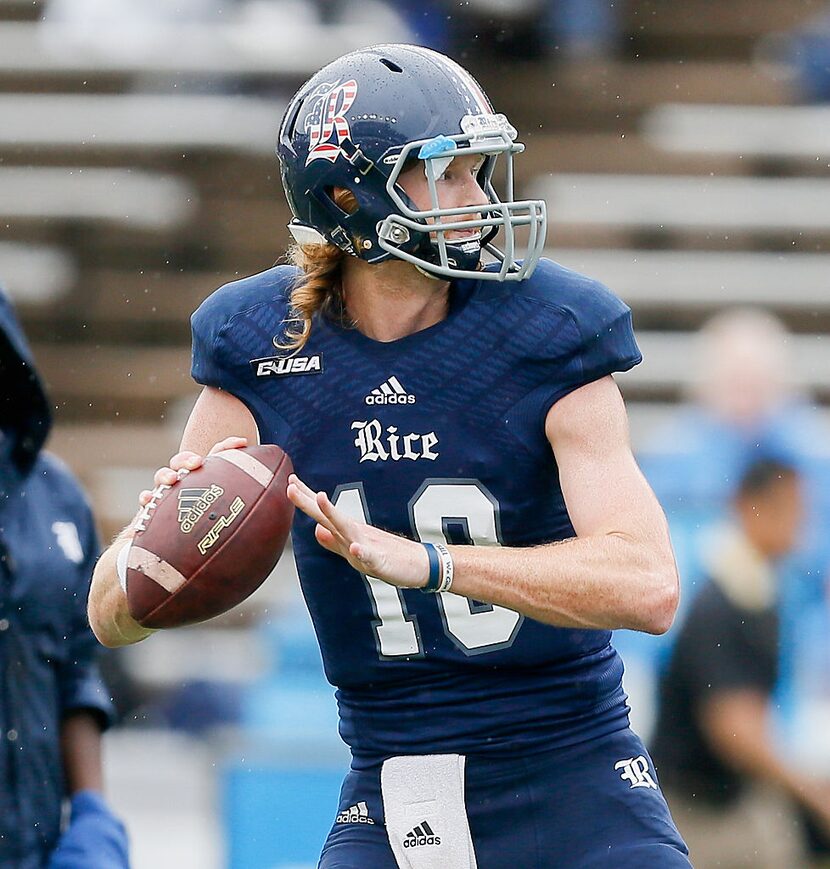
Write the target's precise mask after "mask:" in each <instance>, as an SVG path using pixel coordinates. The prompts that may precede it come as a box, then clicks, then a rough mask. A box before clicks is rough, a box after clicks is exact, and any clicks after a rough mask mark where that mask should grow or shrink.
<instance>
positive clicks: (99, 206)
mask: <svg viewBox="0 0 830 869" xmlns="http://www.w3.org/2000/svg"><path fill="white" fill-rule="evenodd" d="M195 204H196V191H195V190H194V189H193V188H192V186H191V185H189V184H188V183H187V182H186V181H184V180H182V179H181V178H178V177H176V176H172V175H159V174H156V173H149V172H144V171H141V170H139V169H136V170H130V169H102V168H95V167H93V168H90V167H83V166H76V167H72V168H69V167H48V166H47V167H44V166H39V167H22V166H20V167H17V166H16V167H8V166H4V167H0V217H2V218H3V221H4V223H8V224H12V225H14V224H15V223H18V222H19V223H25V222H26V221H29V222H44V221H64V222H74V221H78V222H80V221H104V222H110V223H121V224H126V225H128V226H130V227H135V228H136V229H139V230H151V231H163V230H169V229H171V228H174V227H176V226H178V225H180V224H182V223H183V222H184V221H185V220H187V219H188V217H189V215H190V212H191V211H192V210H193V207H194V206H195Z"/></svg>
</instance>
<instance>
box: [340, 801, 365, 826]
mask: <svg viewBox="0 0 830 869" xmlns="http://www.w3.org/2000/svg"><path fill="white" fill-rule="evenodd" d="M334 823H335V824H374V823H375V822H374V821H373V820H372V819H371V818H370V817H369V810H368V809H367V808H366V803H364V802H360V803H358V804H357V805H356V806H351V807H350V808H348V809H346V811H345V812H340V814H339V815H338V816H337V817H336V818H335V819H334Z"/></svg>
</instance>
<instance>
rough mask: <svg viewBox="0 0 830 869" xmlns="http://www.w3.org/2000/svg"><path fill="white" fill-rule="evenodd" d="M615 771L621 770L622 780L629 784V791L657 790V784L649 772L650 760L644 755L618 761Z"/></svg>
mask: <svg viewBox="0 0 830 869" xmlns="http://www.w3.org/2000/svg"><path fill="white" fill-rule="evenodd" d="M614 769H617V770H621V772H620V778H621V779H622V780H623V781H627V782H628V783H629V789H631V788H653V789H654V790H657V782H656V781H654V779H653V778H652V777H651V773H650V772H649V771H648V760H646V758H645V757H644V756H643V755H642V754H641V755H640V756H639V757H629V758H628V759H627V760H618V761H617V762H616V763H615V764H614Z"/></svg>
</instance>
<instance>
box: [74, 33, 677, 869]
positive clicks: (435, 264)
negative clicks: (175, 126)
mask: <svg viewBox="0 0 830 869" xmlns="http://www.w3.org/2000/svg"><path fill="white" fill-rule="evenodd" d="M277 150H278V155H279V158H280V163H281V168H282V179H283V183H284V186H285V191H286V196H287V198H288V201H289V204H290V206H291V210H292V212H293V214H294V220H293V221H292V223H291V225H290V227H289V229H290V230H291V233H292V235H293V236H294V239H295V241H296V247H295V249H294V258H295V261H296V265H295V266H288V265H281V266H276V267H274V268H272V269H269V270H268V271H265V272H263V273H261V274H258V275H255V276H253V277H250V278H246V279H244V280H240V281H236V282H234V283H232V284H229V285H227V286H225V287H222V288H221V289H220V290H218V291H217V292H216V293H215V294H214V295H212V296H211V297H210V298H209V299H207V301H205V302H204V303H203V305H202V306H201V307H200V308H199V310H198V311H197V312H196V313H195V314H194V316H193V376H194V378H195V379H196V380H197V381H198V382H199V383H201V384H203V385H204V390H203V392H202V394H201V396H200V398H199V399H198V401H197V403H196V405H195V407H194V410H193V412H192V415H191V417H190V420H189V421H188V423H187V426H186V429H185V432H184V436H183V438H182V444H181V452H179V453H178V454H177V455H176V456H175V457H174V458H173V459H172V460H171V462H170V465H169V467H165V468H162V469H160V470H159V471H158V472H157V473H156V477H155V483H156V484H157V485H158V484H161V483H165V484H172V483H173V482H175V480H176V479H177V472H178V471H179V470H180V469H183V468H185V469H188V468H194V467H197V466H198V465H199V464H200V463H201V461H202V456H203V455H205V453H207V452H209V451H211V450H213V451H215V450H218V449H224V448H230V447H236V446H240V445H244V444H245V443H251V442H257V441H261V442H263V443H270V442H273V443H278V444H280V445H281V446H282V447H283V448H284V449H285V450H286V451H287V452H288V453H289V455H290V456H291V458H292V459H293V462H294V467H295V469H296V472H297V476H296V477H292V479H291V482H290V485H289V488H288V494H289V497H290V498H291V500H292V501H293V502H294V504H295V505H296V506H297V507H298V508H299V510H298V512H297V515H296V519H295V523H294V551H295V554H296V558H297V563H298V569H299V574H300V579H301V582H302V587H303V592H304V595H305V598H306V601H307V603H308V607H309V610H310V612H311V615H312V619H313V621H314V625H315V629H316V632H317V636H318V639H319V643H320V648H321V651H322V655H323V659H324V663H325V669H326V674H327V676H328V678H329V680H330V681H331V683H332V684H333V685H335V686H336V687H337V701H338V705H339V712H340V722H341V723H340V730H341V734H342V736H343V738H344V739H345V741H346V742H347V743H348V744H349V746H350V747H351V750H352V756H353V761H352V766H351V771H350V772H349V774H348V776H347V778H346V781H345V783H344V785H343V789H342V794H341V799H340V805H339V807H338V811H337V814H336V818H335V819H334V824H333V826H332V829H331V833H330V835H329V837H328V840H327V841H326V844H325V846H324V849H323V854H322V857H321V862H320V866H321V867H324V869H335V867H337V869H394V867H396V866H399V867H404V866H406V867H437V866H440V867H448V869H469V867H476V866H477V867H480V869H502V867H504V866H508V865H509V866H511V867H515V869H543V867H544V869H547V867H550V866H551V865H557V866H563V867H568V869H587V867H608V866H613V867H615V869H629V867H630V869H634V867H637V869H640V867H642V866H659V867H681V866H682V867H688V866H689V865H690V864H689V862H688V858H687V856H686V854H687V852H686V848H685V845H684V844H683V842H682V840H681V838H680V836H679V835H678V833H677V830H676V829H675V826H674V824H673V822H672V820H671V818H670V816H669V812H668V809H667V807H666V803H665V801H664V799H663V796H662V794H661V793H660V790H659V787H658V784H657V780H656V776H655V773H654V769H653V767H652V765H651V761H650V759H649V756H648V754H647V753H646V750H645V748H644V747H643V744H642V742H641V741H640V739H639V738H638V737H637V736H636V735H635V734H634V733H632V731H631V730H630V729H629V725H628V707H627V705H626V697H625V694H624V693H623V690H622V685H621V679H622V672H623V667H622V663H621V661H620V658H619V656H618V654H617V652H616V651H615V649H614V647H613V646H612V645H611V642H610V640H611V633H610V631H611V630H612V629H613V628H629V629H634V630H640V631H646V632H650V633H655V634H659V633H662V632H664V631H666V630H667V629H668V627H669V625H670V624H671V621H672V618H673V614H674V611H675V607H676V604H677V596H678V580H677V571H676V567H675V563H674V557H673V554H672V550H671V545H670V542H669V537H668V533H667V528H666V522H665V519H664V516H663V513H662V511H661V509H660V507H659V506H658V504H657V502H656V499H655V498H654V496H653V495H652V493H651V491H650V489H649V488H648V486H647V484H646V483H645V481H644V479H643V477H642V476H641V474H640V472H639V470H638V468H637V466H636V464H635V462H634V459H633V457H632V454H631V451H630V447H629V440H628V430H627V423H626V414H625V409H624V406H623V402H622V400H621V397H620V393H619V391H618V389H617V387H616V385H615V383H614V380H613V378H612V374H613V372H615V371H625V370H627V369H629V368H631V367H632V366H634V365H635V364H637V363H638V362H639V361H640V358H641V357H640V352H639V350H638V348H637V344H636V342H635V340H634V337H633V333H632V327H631V318H630V312H629V310H628V308H627V307H626V306H625V305H624V304H623V303H622V302H621V301H620V300H619V299H617V298H616V297H615V296H614V295H612V294H611V293H610V292H609V291H608V290H607V289H605V288H604V287H603V286H601V285H600V284H598V283H597V282H596V281H593V280H591V279H590V278H587V277H583V276H582V275H579V274H575V273H573V272H570V271H568V270H566V269H564V268H562V267H561V266H558V265H556V264H554V263H552V262H550V261H547V260H544V259H540V254H541V251H542V248H543V245H544V240H545V206H544V203H543V202H541V201H539V200H523V201H522V200H516V199H515V198H514V193H513V171H512V160H513V157H514V156H515V155H516V154H518V153H520V152H521V151H522V150H523V146H522V145H521V144H519V143H518V142H517V141H516V131H515V130H514V129H513V127H512V126H511V125H510V123H509V122H508V121H507V119H506V118H505V117H504V116H503V115H500V114H496V113H495V112H494V111H493V109H492V107H491V105H490V103H489V101H488V99H487V97H486V96H485V95H484V93H483V92H482V90H481V88H480V87H479V85H478V84H477V83H476V82H475V81H474V80H473V78H472V77H471V76H470V74H469V73H468V72H467V71H466V70H464V69H463V68H462V67H460V66H459V65H458V64H456V63H455V62H453V61H452V60H450V59H449V58H447V57H444V56H443V55H440V54H437V53H435V52H433V51H429V50H427V49H424V48H419V47H417V46H411V45H383V46H377V47H373V48H368V49H363V50H360V51H357V52H354V53H352V54H349V55H347V56H345V57H342V58H340V59H339V60H336V61H334V62H333V63H331V64H329V65H328V66H326V67H325V68H324V69H323V70H321V71H320V72H319V73H317V74H316V75H315V76H313V77H312V78H311V79H310V81H308V82H307V83H306V84H305V85H303V87H302V88H301V89H300V90H299V92H298V93H297V94H296V96H295V97H294V98H293V100H292V101H291V103H290V105H289V107H288V109H287V111H286V114H285V117H284V119H283V122H282V126H281V129H280V132H279V143H278V149H277ZM502 164H506V166H505V171H504V172H503V173H502V174H498V175H497V167H498V166H500V165H502ZM497 177H503V179H504V189H502V190H499V188H498V184H497V181H496V179H497ZM519 238H522V239H523V240H524V244H523V245H522V247H523V248H526V249H524V250H523V251H520V245H519V242H518V240H519ZM497 241H498V242H499V246H497V244H496V242H497ZM485 255H486V259H487V260H488V262H487V263H486V264H484V263H483V262H482V260H483V259H484V258H485ZM148 497H149V492H144V493H142V495H141V497H140V500H141V502H142V503H144V502H146V500H147V498H148ZM131 533H132V532H131V530H130V529H127V530H125V532H124V533H123V534H122V535H121V540H123V539H127V538H129V536H130V534H131ZM121 540H119V541H117V542H116V543H115V544H114V545H113V547H112V548H111V549H110V550H109V551H108V552H107V554H106V555H105V556H104V557H103V558H102V560H101V562H100V564H99V567H98V570H97V572H96V577H95V586H94V589H93V594H92V597H91V600H90V618H91V621H92V624H93V627H94V629H95V631H96V633H97V634H98V636H99V637H100V638H101V640H102V641H103V642H105V643H107V644H112V645H117V644H121V643H127V642H134V641H136V640H139V639H141V638H142V637H144V636H146V635H147V633H148V631H147V630H145V629H143V628H140V627H139V626H138V625H137V624H136V623H135V622H134V621H133V620H132V619H131V618H130V616H129V613H128V611H127V607H126V601H125V597H124V594H123V592H122V591H121V587H120V584H119V580H118V577H117V570H116V560H117V552H118V550H119V547H123V543H122V542H121Z"/></svg>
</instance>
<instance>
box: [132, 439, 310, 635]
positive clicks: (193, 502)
mask: <svg viewBox="0 0 830 869" xmlns="http://www.w3.org/2000/svg"><path fill="white" fill-rule="evenodd" d="M292 471H293V469H292V465H291V459H290V458H289V457H288V456H287V455H286V454H285V453H284V452H283V451H282V450H281V449H280V447H278V446H275V445H273V444H266V445H262V446H254V447H245V448H244V449H235V450H224V451H223V452H220V453H216V454H215V455H213V456H208V457H207V458H206V459H205V461H204V464H203V465H202V466H201V467H200V468H197V469H196V470H195V471H191V472H190V473H188V474H185V475H184V476H183V477H182V479H181V480H180V481H179V482H178V483H175V484H174V485H172V486H159V487H158V488H157V489H155V491H154V492H153V497H152V499H151V500H150V502H149V503H148V504H147V505H146V506H145V507H144V509H143V510H142V512H141V514H140V516H139V520H138V531H137V533H136V535H135V537H134V538H133V540H132V542H131V544H130V548H129V551H128V553H127V569H126V586H127V602H128V604H129V609H130V614H131V615H132V617H133V618H134V619H135V620H136V621H137V622H138V623H139V624H141V625H143V626H144V627H145V628H173V627H178V626H180V625H187V624H192V623H194V622H201V621H204V620H205V619H209V618H212V617H213V616H216V615H219V614H220V613H223V612H226V611H227V610H229V609H231V608H232V607H234V606H236V605H237V604H238V603H241V602H242V601H243V600H245V598H247V597H248V596H249V595H250V594H252V593H253V592H254V591H256V589H257V588H259V586H260V585H262V583H263V582H264V580H265V579H266V577H267V576H268V575H269V574H270V573H271V571H272V570H273V568H274V565H275V564H276V563H277V561H278V560H279V557H280V555H281V554H282V551H283V548H284V547H285V542H286V539H287V538H288V532H289V530H290V528H291V520H292V518H293V515H294V505H293V504H292V503H291V502H290V501H289V500H288V498H287V497H286V494H285V490H286V486H287V485H288V475H289V474H290V473H292Z"/></svg>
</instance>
